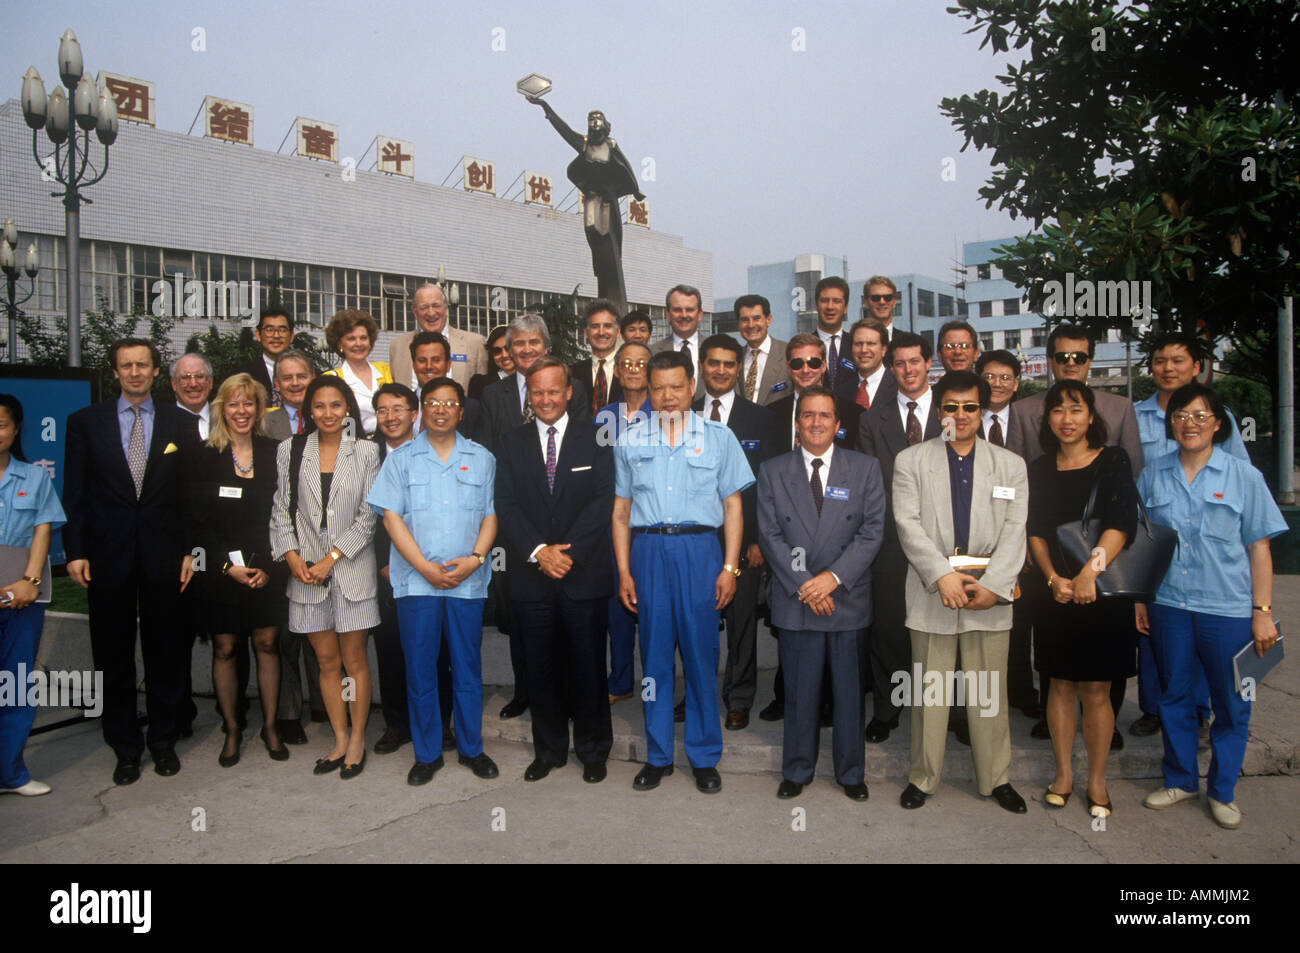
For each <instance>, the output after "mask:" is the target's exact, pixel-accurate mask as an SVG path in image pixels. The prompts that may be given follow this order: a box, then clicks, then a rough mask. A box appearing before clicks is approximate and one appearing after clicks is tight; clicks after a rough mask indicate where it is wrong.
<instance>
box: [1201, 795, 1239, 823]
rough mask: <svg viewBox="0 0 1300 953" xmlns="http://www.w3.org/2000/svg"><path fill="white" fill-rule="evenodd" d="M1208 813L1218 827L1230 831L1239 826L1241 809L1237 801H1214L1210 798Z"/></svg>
mask: <svg viewBox="0 0 1300 953" xmlns="http://www.w3.org/2000/svg"><path fill="white" fill-rule="evenodd" d="M1209 800H1210V814H1211V816H1213V818H1214V822H1215V823H1216V824H1218V825H1219V826H1220V827H1225V828H1227V829H1228V830H1230V831H1235V830H1236V829H1237V828H1238V827H1240V826H1241V809H1240V808H1238V807H1237V802H1236V801H1233V802H1232V803H1231V804H1224V803H1223V802H1222V801H1216V800H1215V799H1214V798H1210V799H1209Z"/></svg>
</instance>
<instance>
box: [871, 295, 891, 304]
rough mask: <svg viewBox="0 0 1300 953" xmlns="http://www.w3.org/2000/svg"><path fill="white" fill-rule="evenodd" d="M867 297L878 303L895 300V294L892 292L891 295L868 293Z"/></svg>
mask: <svg viewBox="0 0 1300 953" xmlns="http://www.w3.org/2000/svg"><path fill="white" fill-rule="evenodd" d="M867 297H868V298H870V299H871V300H872V301H874V302H876V304H883V303H884V302H886V301H893V300H894V296H893V295H892V294H889V295H868V296H867Z"/></svg>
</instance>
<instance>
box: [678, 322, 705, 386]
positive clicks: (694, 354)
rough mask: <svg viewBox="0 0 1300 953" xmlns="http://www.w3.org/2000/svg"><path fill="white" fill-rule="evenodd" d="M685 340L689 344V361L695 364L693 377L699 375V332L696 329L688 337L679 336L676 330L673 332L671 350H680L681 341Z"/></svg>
mask: <svg viewBox="0 0 1300 953" xmlns="http://www.w3.org/2000/svg"><path fill="white" fill-rule="evenodd" d="M683 342H685V343H687V344H689V345H690V346H691V351H690V353H691V363H692V364H693V365H694V366H695V374H694V375H692V376H694V377H699V375H700V332H699V331H696V332H695V333H694V334H692V335H691V336H690V337H688V338H679V337H678V336H677V334H676V332H674V333H673V350H674V351H678V352H680V351H681V349H682V343H683Z"/></svg>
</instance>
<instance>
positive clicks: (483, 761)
mask: <svg viewBox="0 0 1300 953" xmlns="http://www.w3.org/2000/svg"><path fill="white" fill-rule="evenodd" d="M458 758H459V760H460V763H461V764H463V765H464V766H465V767H467V768H469V769H470V770H471V771H473V772H474V777H476V778H483V779H484V780H488V779H490V778H495V777H496V776H497V775H499V774H500V773H501V772H500V771H498V770H497V766H496V762H495V761H493V760H492V759H491V758H489V757H488V756H487V752H486V751H485V752H483V753H482V754H480V755H478V757H475V758H467V757H465V756H464V755H463V754H462V755H459V756H458Z"/></svg>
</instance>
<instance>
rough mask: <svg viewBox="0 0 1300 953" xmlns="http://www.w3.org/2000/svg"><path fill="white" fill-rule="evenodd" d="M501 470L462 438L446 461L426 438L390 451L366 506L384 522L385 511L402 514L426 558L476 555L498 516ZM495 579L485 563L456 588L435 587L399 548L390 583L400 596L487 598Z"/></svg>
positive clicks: (482, 449)
mask: <svg viewBox="0 0 1300 953" xmlns="http://www.w3.org/2000/svg"><path fill="white" fill-rule="evenodd" d="M496 469H497V463H496V458H494V457H493V456H492V454H490V453H489V452H488V451H487V448H485V447H483V446H481V445H479V444H477V443H475V442H474V441H473V440H467V439H466V438H465V437H462V436H461V435H460V434H457V435H456V445H455V447H454V448H453V449H452V451H451V454H450V456H448V457H447V462H446V463H443V462H442V459H441V458H440V457H439V456H438V453H437V451H435V450H434V449H433V447H432V445H430V443H429V439H428V437H427V436H420V437H416V438H415V439H414V440H412V441H410V442H408V443H404V444H402V445H401V446H400V447H398V448H397V449H396V450H392V451H390V452H389V454H388V456H387V458H385V460H384V465H383V467H381V468H380V470H379V476H378V477H376V478H375V482H374V485H373V486H371V488H370V495H369V496H367V497H366V502H367V503H369V504H370V506H371V507H373V508H374V509H375V510H376V511H377V512H378V513H379V514H380V518H381V519H382V518H383V513H384V510H392V511H393V512H394V513H396V514H397V515H399V516H400V517H401V518H402V522H404V523H405V524H406V526H407V529H409V530H410V531H411V535H412V536H414V537H415V542H416V545H418V546H419V547H420V553H421V555H423V556H424V557H425V558H426V559H428V560H429V561H430V562H437V563H444V562H446V561H447V560H449V559H455V558H457V557H460V556H468V555H469V554H470V553H471V552H473V551H474V541H475V540H476V539H477V538H478V531H479V526H480V525H481V524H482V522H483V520H484V519H485V518H486V517H488V516H490V515H492V514H494V513H495V512H496V509H495V508H494V506H493V500H492V489H493V484H494V483H495V480H496ZM483 555H484V556H486V555H487V553H484V554H483ZM491 575H492V573H491V570H489V568H488V567H487V565H486V564H484V565H482V566H479V567H478V568H477V569H475V570H474V571H473V572H472V573H470V574H469V576H467V577H466V579H465V581H464V582H462V583H461V584H460V585H459V586H457V587H456V588H455V589H435V588H434V587H433V585H432V584H431V583H430V582H429V581H428V580H427V579H425V578H424V577H423V576H421V575H420V574H419V573H418V572H416V571H415V569H414V567H412V566H411V564H410V563H408V562H407V561H406V559H405V558H403V556H402V554H401V553H400V552H398V550H397V546H396V545H394V546H393V547H392V550H391V552H390V553H389V557H388V581H389V582H390V583H391V584H392V586H393V595H394V597H396V598H401V597H403V596H449V597H450V598H452V599H486V598H487V589H488V579H489V578H490V577H491Z"/></svg>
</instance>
